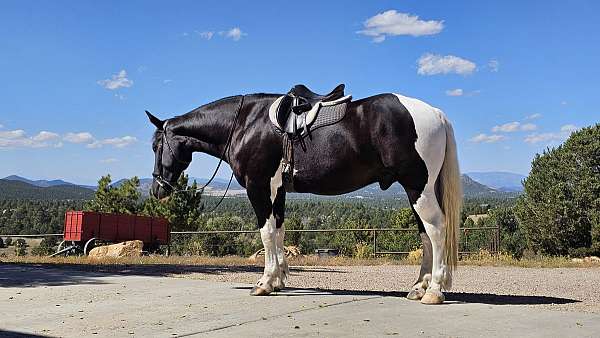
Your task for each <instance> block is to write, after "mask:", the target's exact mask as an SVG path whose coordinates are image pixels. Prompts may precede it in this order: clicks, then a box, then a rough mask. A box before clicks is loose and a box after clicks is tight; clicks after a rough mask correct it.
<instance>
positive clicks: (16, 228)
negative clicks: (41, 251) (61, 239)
mask: <svg viewBox="0 0 600 338" xmlns="http://www.w3.org/2000/svg"><path fill="white" fill-rule="evenodd" d="M83 203H84V202H83V201H28V200H6V201H1V200H0V234H6V235H32V234H49V233H62V231H63V224H64V221H65V211H67V210H79V209H81V207H82V206H83ZM6 240H7V242H8V240H9V238H7V239H6ZM6 245H7V246H8V244H6Z"/></svg>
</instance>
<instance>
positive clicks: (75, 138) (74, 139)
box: [63, 132, 95, 143]
mask: <svg viewBox="0 0 600 338" xmlns="http://www.w3.org/2000/svg"><path fill="white" fill-rule="evenodd" d="M63 139H64V140H65V141H67V142H70V143H90V142H93V141H94V140H95V139H94V136H92V134H90V133H88V132H81V133H67V134H66V135H65V136H64V137H63Z"/></svg>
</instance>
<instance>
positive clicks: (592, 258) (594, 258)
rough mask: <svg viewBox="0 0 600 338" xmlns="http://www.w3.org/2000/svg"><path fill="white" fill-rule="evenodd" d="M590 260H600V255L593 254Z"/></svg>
mask: <svg viewBox="0 0 600 338" xmlns="http://www.w3.org/2000/svg"><path fill="white" fill-rule="evenodd" d="M590 260H591V261H592V262H600V257H598V256H591V257H590Z"/></svg>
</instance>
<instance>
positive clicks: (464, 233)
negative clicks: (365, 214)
mask: <svg viewBox="0 0 600 338" xmlns="http://www.w3.org/2000/svg"><path fill="white" fill-rule="evenodd" d="M285 231H286V232H289V233H294V232H297V233H338V232H339V233H343V232H370V233H371V243H372V245H373V256H378V255H406V254H408V253H409V251H381V250H378V249H381V248H378V245H377V237H378V233H385V232H417V231H418V230H417V229H415V228H358V229H286V230H285ZM459 231H460V234H461V236H460V237H461V238H460V240H461V241H462V244H463V246H464V247H465V248H468V247H469V246H468V243H469V235H468V233H469V232H471V231H489V232H493V236H492V238H491V240H490V241H489V242H488V243H487V244H488V245H487V248H485V249H487V250H488V251H489V252H490V253H491V254H494V255H496V254H498V253H499V250H500V227H499V226H482V227H464V228H460V229H459ZM259 233H260V231H259V230H202V231H172V232H171V235H172V236H173V235H174V236H180V235H217V234H259ZM61 236H63V234H36V235H0V237H5V238H8V237H11V238H42V237H61ZM480 249H482V248H480ZM473 253H477V251H468V250H467V251H459V254H460V255H467V254H473Z"/></svg>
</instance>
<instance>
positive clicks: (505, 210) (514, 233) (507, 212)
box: [486, 207, 527, 258]
mask: <svg viewBox="0 0 600 338" xmlns="http://www.w3.org/2000/svg"><path fill="white" fill-rule="evenodd" d="M486 225H489V226H496V225H498V226H500V251H502V252H505V253H509V254H511V255H512V256H513V257H514V258H521V257H522V256H523V252H524V251H525V249H526V248H527V241H526V240H525V236H524V235H523V231H522V229H521V225H520V224H519V220H518V219H517V216H516V215H515V213H514V210H513V208H510V207H498V208H494V209H492V210H491V211H490V218H489V219H488V220H487V224H486Z"/></svg>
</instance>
